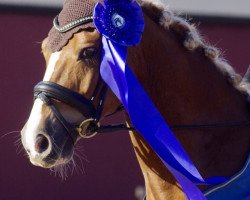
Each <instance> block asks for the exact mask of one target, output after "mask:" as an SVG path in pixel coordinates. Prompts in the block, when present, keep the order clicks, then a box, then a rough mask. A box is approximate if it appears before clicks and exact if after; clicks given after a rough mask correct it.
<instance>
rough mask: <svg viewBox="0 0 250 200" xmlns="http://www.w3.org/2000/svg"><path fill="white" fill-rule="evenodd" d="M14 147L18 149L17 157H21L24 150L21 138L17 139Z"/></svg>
mask: <svg viewBox="0 0 250 200" xmlns="http://www.w3.org/2000/svg"><path fill="white" fill-rule="evenodd" d="M14 145H15V146H16V147H17V148H16V153H17V155H19V154H20V153H21V152H22V151H23V150H24V148H23V146H22V141H21V138H20V137H19V138H17V140H16V141H15V142H14Z"/></svg>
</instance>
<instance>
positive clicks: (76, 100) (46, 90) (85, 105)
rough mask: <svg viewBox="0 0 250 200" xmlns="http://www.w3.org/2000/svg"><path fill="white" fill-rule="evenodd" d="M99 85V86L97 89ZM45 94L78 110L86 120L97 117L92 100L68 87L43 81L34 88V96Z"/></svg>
mask: <svg viewBox="0 0 250 200" xmlns="http://www.w3.org/2000/svg"><path fill="white" fill-rule="evenodd" d="M98 86H99V84H98V85H97V87H98ZM40 93H43V94H45V95H46V96H47V97H48V98H52V99H56V100H59V101H61V102H63V103H65V104H67V105H69V106H72V107H74V108H75V109H76V110H78V111H79V112H80V113H82V115H83V116H84V117H85V118H91V117H93V116H94V115H95V113H96V109H95V107H94V105H93V102H92V101H91V100H88V99H87V98H85V97H84V96H82V95H80V94H79V93H77V92H74V91H72V90H70V89H68V88H66V87H63V86H61V85H58V84H56V83H54V82H49V81H42V82H39V83H38V84H37V85H36V86H35V88H34V96H35V97H37V96H38V94H40Z"/></svg>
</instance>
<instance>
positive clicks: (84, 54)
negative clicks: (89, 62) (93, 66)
mask: <svg viewBox="0 0 250 200" xmlns="http://www.w3.org/2000/svg"><path fill="white" fill-rule="evenodd" d="M96 53H97V50H96V48H94V47H89V48H85V49H83V50H82V51H81V52H80V54H79V59H80V60H86V59H91V58H93V57H95V55H96Z"/></svg>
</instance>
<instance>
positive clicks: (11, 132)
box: [0, 131, 20, 140]
mask: <svg viewBox="0 0 250 200" xmlns="http://www.w3.org/2000/svg"><path fill="white" fill-rule="evenodd" d="M13 133H20V131H10V132H8V133H5V134H3V135H2V136H1V137H0V140H1V139H3V138H4V137H6V136H8V135H11V134H13Z"/></svg>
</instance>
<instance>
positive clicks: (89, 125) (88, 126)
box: [78, 118, 100, 139]
mask: <svg viewBox="0 0 250 200" xmlns="http://www.w3.org/2000/svg"><path fill="white" fill-rule="evenodd" d="M99 128H100V123H99V122H97V121H96V120H95V119H92V118H90V119H86V120H84V121H83V122H82V123H81V124H80V126H79V128H78V132H79V135H80V136H81V137H82V138H86V139H89V138H92V137H94V136H96V134H97V133H98V132H97V130H98V129H99Z"/></svg>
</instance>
